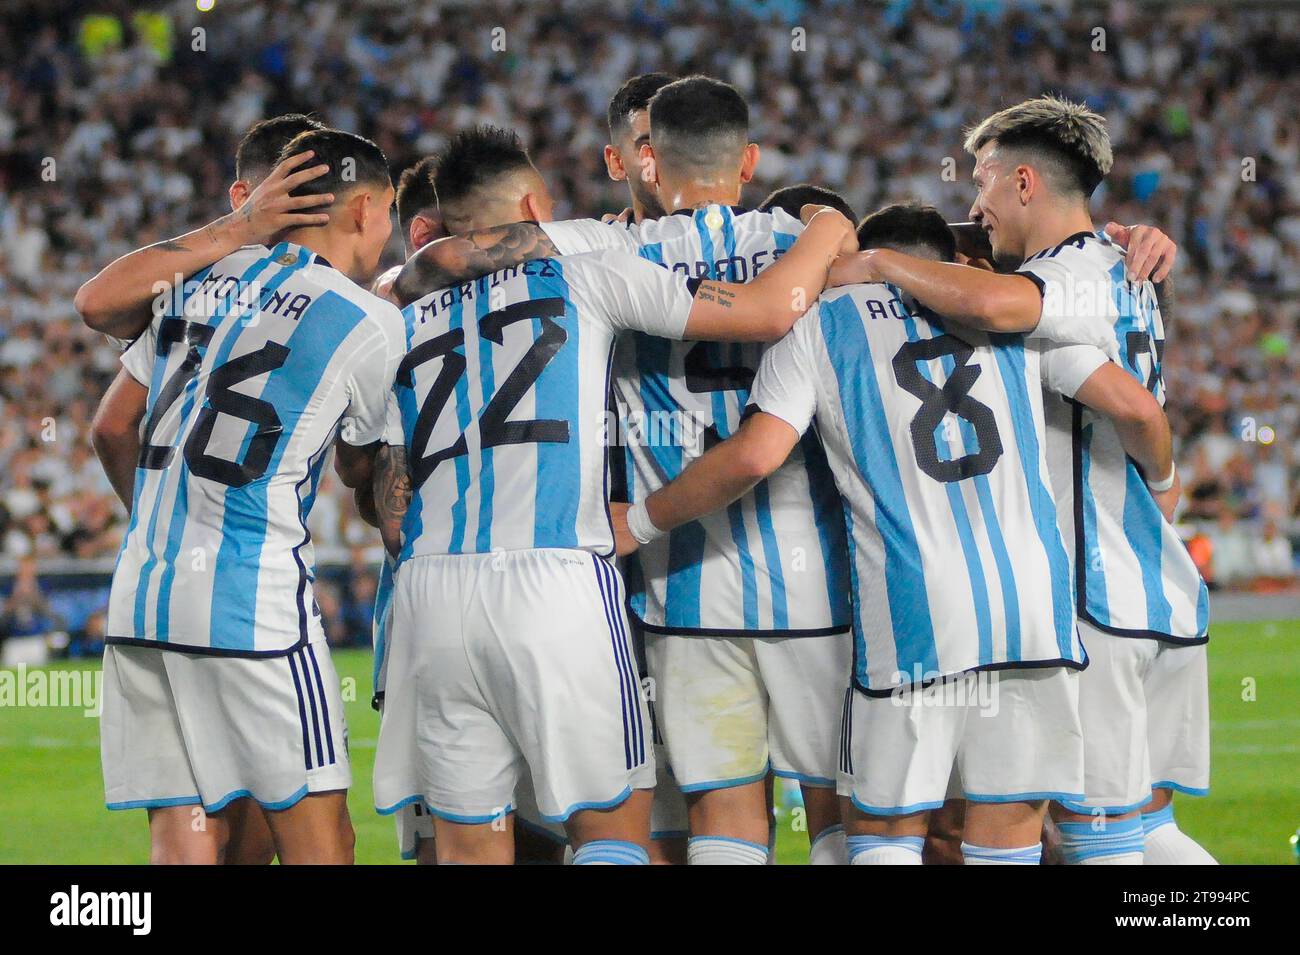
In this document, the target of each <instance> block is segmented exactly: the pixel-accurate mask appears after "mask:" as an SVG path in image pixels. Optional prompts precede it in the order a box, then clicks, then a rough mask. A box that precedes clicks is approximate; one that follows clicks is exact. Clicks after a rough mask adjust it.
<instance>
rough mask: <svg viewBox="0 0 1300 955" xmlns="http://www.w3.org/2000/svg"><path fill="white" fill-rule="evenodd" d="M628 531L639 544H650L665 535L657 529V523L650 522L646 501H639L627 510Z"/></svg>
mask: <svg viewBox="0 0 1300 955" xmlns="http://www.w3.org/2000/svg"><path fill="white" fill-rule="evenodd" d="M627 529H628V530H629V531H630V532H631V534H632V536H633V537H634V538H636V541H637V543H638V544H648V543H650V542H651V541H652V540H655V539H656V538H658V537H662V536H663V535H664V532H663V531H661V530H660V529H659V528H657V527H655V522H654V521H652V520H650V512H649V511H648V510H647V509H646V506H645V501H637V502H636V503H635V504H633V505H632V506H631V507H629V508H628V509H627Z"/></svg>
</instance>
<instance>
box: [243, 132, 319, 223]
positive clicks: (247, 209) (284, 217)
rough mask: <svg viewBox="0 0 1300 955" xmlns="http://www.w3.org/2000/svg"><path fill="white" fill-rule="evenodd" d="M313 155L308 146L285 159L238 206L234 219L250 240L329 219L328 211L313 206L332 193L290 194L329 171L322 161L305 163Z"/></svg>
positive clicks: (316, 205)
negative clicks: (306, 148)
mask: <svg viewBox="0 0 1300 955" xmlns="http://www.w3.org/2000/svg"><path fill="white" fill-rule="evenodd" d="M313 155H314V154H313V153H312V151H311V150H310V149H309V150H307V151H305V152H301V153H298V154H296V155H293V156H290V157H289V158H288V159H286V160H284V162H282V163H280V164H279V165H278V166H276V167H275V168H274V169H272V170H271V174H270V175H269V176H267V177H266V178H265V179H264V180H262V182H261V184H260V185H258V187H257V188H256V189H254V190H253V192H252V194H251V195H249V197H248V201H247V202H245V203H244V204H243V205H242V206H240V207H239V210H238V211H237V212H236V213H235V217H236V221H238V222H239V223H240V224H241V225H242V226H243V228H244V230H245V232H246V239H247V241H248V243H249V244H253V243H259V242H260V243H265V242H268V241H270V239H271V238H272V237H274V236H276V235H278V234H279V233H281V232H283V231H285V230H286V229H297V228H301V227H303V226H311V225H325V224H327V223H328V222H329V221H330V217H329V214H328V213H326V212H324V211H312V210H314V209H317V207H319V206H325V205H329V204H330V203H331V202H333V201H334V194H333V193H329V192H326V193H319V194H312V195H306V196H292V195H290V193H291V192H293V190H295V189H297V188H298V187H299V186H301V185H302V184H303V183H304V182H311V181H312V180H313V179H318V178H320V177H321V176H323V175H325V173H326V172H328V171H329V166H328V165H326V164H325V163H316V164H315V165H307V163H308V162H309V161H310V160H311V158H312V156H313Z"/></svg>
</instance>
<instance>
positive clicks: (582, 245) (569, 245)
mask: <svg viewBox="0 0 1300 955" xmlns="http://www.w3.org/2000/svg"><path fill="white" fill-rule="evenodd" d="M540 225H541V227H542V231H543V232H545V233H546V237H547V238H548V239H550V240H551V243H552V244H553V245H554V246H555V248H556V249H557V250H558V251H559V253H560V255H581V254H582V253H583V252H600V251H602V250H604V249H618V250H621V251H624V252H631V253H633V254H635V253H636V250H637V241H636V236H635V235H634V234H633V233H632V230H631V229H630V228H628V226H627V224H626V223H624V222H601V221H600V220H599V219H566V220H563V221H561V222H543V223H540Z"/></svg>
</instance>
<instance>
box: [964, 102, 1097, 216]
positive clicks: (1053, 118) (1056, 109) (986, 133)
mask: <svg viewBox="0 0 1300 955" xmlns="http://www.w3.org/2000/svg"><path fill="white" fill-rule="evenodd" d="M990 142H996V143H997V144H998V145H999V146H1005V147H1007V148H1010V149H1017V148H1027V149H1031V150H1035V151H1038V152H1039V153H1040V154H1047V155H1050V156H1052V157H1053V158H1055V159H1057V160H1058V161H1059V162H1060V164H1061V165H1063V166H1064V167H1065V169H1064V170H1062V171H1068V173H1069V176H1070V178H1071V180H1072V183H1071V185H1072V186H1073V187H1074V188H1076V189H1078V190H1079V191H1081V192H1082V193H1083V195H1084V196H1085V197H1087V196H1090V195H1092V192H1093V190H1094V189H1096V188H1097V185H1098V184H1099V183H1100V182H1101V181H1102V179H1104V178H1105V177H1106V174H1107V173H1109V172H1110V168H1111V166H1112V164H1113V163H1114V156H1113V155H1112V153H1111V149H1110V135H1109V134H1108V133H1107V132H1106V119H1105V117H1103V116H1101V115H1099V114H1098V113H1094V112H1093V111H1092V110H1090V109H1088V107H1087V106H1084V105H1083V104H1082V103H1074V102H1071V101H1070V100H1067V99H1062V98H1061V97H1058V96H1052V95H1050V94H1049V95H1047V96H1040V97H1038V98H1037V99H1028V100H1025V101H1024V102H1023V103H1017V104H1016V105H1015V106H1008V107H1007V108H1006V109H1004V110H1001V111H1000V112H997V113H994V114H993V115H992V116H990V117H988V118H987V119H985V120H984V121H983V122H981V123H980V124H979V125H977V126H976V127H975V128H974V129H972V130H971V131H970V132H969V133H968V134H967V136H966V142H965V144H964V145H965V149H966V151H967V152H969V153H972V154H973V153H976V152H979V150H981V149H983V148H984V146H986V145H987V144H988V143H990Z"/></svg>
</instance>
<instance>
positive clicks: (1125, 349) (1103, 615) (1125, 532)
mask: <svg viewBox="0 0 1300 955" xmlns="http://www.w3.org/2000/svg"><path fill="white" fill-rule="evenodd" d="M1021 272H1022V273H1025V274H1029V275H1030V276H1031V277H1033V278H1034V279H1035V281H1037V282H1039V283H1040V285H1042V286H1043V292H1044V311H1045V312H1046V311H1049V310H1056V311H1058V312H1059V313H1060V314H1062V315H1064V316H1067V317H1069V318H1070V320H1071V321H1073V322H1076V323H1078V324H1079V325H1085V324H1087V325H1095V326H1097V329H1096V332H1097V334H1096V337H1097V338H1098V340H1100V341H1101V342H1102V343H1103V344H1104V346H1105V350H1106V352H1107V353H1108V354H1110V355H1111V356H1112V357H1113V358H1114V359H1116V360H1117V361H1118V363H1119V364H1120V366H1121V367H1122V368H1123V369H1124V370H1125V371H1127V372H1128V373H1129V374H1131V375H1132V376H1133V377H1134V378H1135V379H1137V380H1138V381H1139V382H1141V383H1142V384H1143V385H1145V386H1146V387H1147V389H1148V390H1149V391H1150V392H1151V393H1152V394H1153V395H1154V396H1155V397H1156V399H1157V400H1158V401H1159V402H1160V403H1161V404H1162V405H1163V404H1164V401H1165V383H1164V375H1163V365H1162V359H1163V355H1164V350H1165V328H1164V320H1163V318H1162V316H1161V314H1160V306H1159V304H1158V302H1157V300H1156V294H1155V288H1154V286H1153V285H1152V284H1151V283H1150V282H1142V283H1130V282H1128V281H1127V280H1126V277H1125V270H1124V257H1123V254H1122V252H1121V250H1120V248H1119V247H1118V246H1117V245H1115V244H1114V243H1113V242H1112V241H1111V240H1110V239H1109V238H1108V237H1107V236H1106V235H1105V234H1104V233H1095V234H1094V233H1080V234H1078V235H1076V236H1072V237H1071V238H1070V239H1067V240H1066V241H1065V242H1062V243H1060V244H1059V245H1056V246H1053V247H1051V248H1048V249H1044V250H1043V251H1042V252H1040V253H1038V254H1037V255H1035V256H1032V257H1031V258H1030V259H1028V260H1026V262H1025V263H1024V264H1023V265H1022V266H1021ZM1107 339H1109V340H1107ZM1044 360H1045V361H1048V362H1050V361H1057V360H1061V359H1058V358H1057V357H1056V356H1053V355H1050V354H1049V355H1048V356H1046V357H1045V358H1044ZM1066 360H1068V359H1066ZM1045 414H1046V422H1047V444H1048V465H1049V468H1050V470H1051V474H1052V480H1053V483H1054V485H1055V488H1056V497H1057V504H1058V512H1059V519H1060V524H1061V528H1062V531H1063V533H1064V534H1065V540H1066V543H1067V545H1069V546H1070V549H1071V550H1072V552H1073V553H1074V554H1075V555H1076V561H1077V563H1078V564H1079V565H1080V566H1079V567H1078V569H1077V572H1076V575H1075V580H1076V584H1077V593H1076V600H1077V602H1078V606H1079V613H1080V615H1081V616H1082V617H1083V618H1084V619H1085V620H1088V621H1089V622H1091V623H1093V624H1094V625H1096V626H1098V627H1100V628H1101V629H1103V630H1107V631H1109V632H1112V633H1118V634H1121V635H1126V636H1139V637H1156V638H1158V639H1163V640H1167V641H1170V642H1200V641H1203V640H1204V639H1205V638H1206V634H1207V632H1208V626H1209V596H1208V592H1207V590H1206V587H1205V583H1204V581H1202V580H1201V576H1200V573H1199V572H1198V571H1197V569H1196V565H1195V563H1194V562H1193V561H1192V559H1191V557H1190V555H1189V554H1188V553H1187V549H1186V547H1185V546H1184V545H1183V543H1182V541H1181V539H1180V538H1179V536H1178V532H1177V531H1176V530H1175V529H1174V527H1173V525H1172V524H1170V523H1169V522H1168V521H1166V520H1165V519H1164V517H1163V516H1162V515H1161V513H1160V509H1159V507H1158V506H1157V505H1156V502H1155V499H1154V498H1152V496H1151V493H1150V491H1148V490H1147V487H1146V483H1145V480H1144V478H1143V476H1142V474H1141V472H1139V471H1138V469H1137V466H1136V465H1135V464H1134V463H1133V461H1132V459H1130V458H1129V457H1128V455H1127V454H1125V453H1124V449H1123V446H1122V445H1121V444H1120V440H1119V434H1118V432H1116V430H1115V427H1114V425H1113V424H1112V423H1111V421H1110V419H1109V418H1107V417H1105V416H1103V415H1099V414H1096V413H1094V412H1093V411H1091V410H1089V409H1088V408H1087V407H1085V406H1083V405H1082V404H1079V403H1078V402H1075V401H1070V400H1067V399H1065V398H1062V397H1060V396H1059V395H1054V394H1051V393H1050V392H1049V393H1048V394H1047V395H1046V396H1045Z"/></svg>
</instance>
